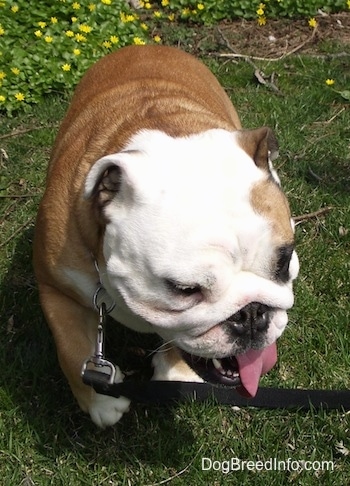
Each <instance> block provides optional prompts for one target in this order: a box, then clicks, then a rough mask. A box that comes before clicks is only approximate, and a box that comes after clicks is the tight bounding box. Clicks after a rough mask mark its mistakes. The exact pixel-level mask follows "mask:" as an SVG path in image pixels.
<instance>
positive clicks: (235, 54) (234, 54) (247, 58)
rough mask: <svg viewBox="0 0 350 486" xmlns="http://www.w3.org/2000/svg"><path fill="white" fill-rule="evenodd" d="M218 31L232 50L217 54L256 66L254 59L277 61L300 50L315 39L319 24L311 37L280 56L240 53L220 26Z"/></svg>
mask: <svg viewBox="0 0 350 486" xmlns="http://www.w3.org/2000/svg"><path fill="white" fill-rule="evenodd" d="M218 32H219V34H220V35H221V37H222V39H223V40H224V41H225V44H226V46H227V47H228V48H229V49H230V51H231V52H230V53H227V52H221V53H218V54H216V56H218V57H226V58H230V59H235V58H238V59H244V60H245V61H246V62H248V63H249V64H250V65H251V66H253V67H254V68H256V65H255V64H254V63H253V61H268V62H271V61H272V62H277V61H281V60H282V59H284V58H285V57H288V56H291V55H292V54H294V53H296V52H298V51H300V49H302V48H303V47H304V46H305V45H306V44H308V43H309V42H311V41H312V40H313V39H314V37H315V35H316V32H317V26H316V27H314V28H313V29H312V34H311V36H310V37H309V38H307V39H305V40H304V41H303V42H302V43H301V44H299V45H298V46H296V47H293V49H291V50H290V51H286V52H284V53H283V54H281V55H280V56H278V57H259V56H248V55H247V54H240V53H238V52H236V51H235V50H234V49H233V47H232V45H231V44H230V42H229V40H228V39H227V38H226V36H225V35H224V33H223V32H222V30H221V29H219V28H218Z"/></svg>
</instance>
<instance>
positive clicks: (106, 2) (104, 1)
mask: <svg viewBox="0 0 350 486" xmlns="http://www.w3.org/2000/svg"><path fill="white" fill-rule="evenodd" d="M101 2H102V3H104V4H105V5H110V4H111V3H112V1H111V0H101Z"/></svg>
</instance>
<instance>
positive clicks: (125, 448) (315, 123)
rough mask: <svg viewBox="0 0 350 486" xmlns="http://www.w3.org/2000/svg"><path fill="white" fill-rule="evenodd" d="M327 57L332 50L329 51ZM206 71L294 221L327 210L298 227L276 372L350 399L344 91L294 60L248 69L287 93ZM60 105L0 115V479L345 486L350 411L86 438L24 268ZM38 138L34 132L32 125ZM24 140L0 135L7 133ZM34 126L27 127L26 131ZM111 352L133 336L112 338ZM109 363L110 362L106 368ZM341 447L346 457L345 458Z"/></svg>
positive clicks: (223, 410) (327, 72)
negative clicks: (265, 150)
mask: <svg viewBox="0 0 350 486" xmlns="http://www.w3.org/2000/svg"><path fill="white" fill-rule="evenodd" d="M328 50H331V49H330V47H329V46H328ZM205 61H206V62H207V64H208V65H209V66H210V68H211V69H212V70H213V72H214V73H215V74H216V75H217V76H218V77H219V79H220V80H221V82H222V84H223V85H224V86H225V88H226V89H227V91H228V93H229V94H230V96H231V98H232V100H233V102H234V103H235V105H236V106H237V107H238V111H239V113H240V116H241V119H242V121H243V125H244V126H245V127H257V126H260V125H269V126H271V127H273V128H274V129H275V131H276V133H277V136H278V139H279V142H280V158H279V159H278V160H277V161H276V162H277V164H276V165H277V167H278V168H279V175H280V177H281V179H282V183H283V186H284V187H285V190H286V192H287V194H288V197H289V200H290V203H291V207H292V211H293V214H294V215H301V214H305V213H309V212H313V211H317V210H319V209H320V208H323V207H326V206H330V207H332V209H331V210H330V211H329V212H328V213H326V214H324V215H323V216H320V217H318V218H313V219H308V220H306V221H303V222H302V223H300V224H299V225H298V226H297V231H296V233H297V243H298V253H299V257H300V261H301V272H300V276H299V278H298V281H297V283H296V286H295V290H296V303H295V307H294V308H293V309H292V311H291V312H290V325H289V327H288V329H287V330H286V332H285V333H284V335H283V337H282V338H281V339H280V342H279V363H278V366H277V367H276V368H275V369H274V370H273V371H272V372H271V373H270V374H269V375H268V376H267V377H265V378H264V379H263V384H264V385H274V386H281V387H310V388H319V387H324V388H328V389H331V388H350V380H349V367H350V353H349V342H350V331H349V321H350V303H349V265H350V264H349V239H350V233H349V232H348V230H349V228H350V212H349V187H350V175H349V174H350V170H349V169H350V158H349V151H348V149H349V138H350V122H349V115H348V110H349V105H348V104H346V102H345V101H344V100H343V99H342V98H341V97H340V96H339V95H338V94H337V93H335V92H334V91H332V89H331V88H329V87H327V86H326V84H325V79H327V78H334V79H336V81H337V85H338V86H339V87H341V86H343V87H344V88H345V87H346V85H349V72H348V70H346V69H345V61H344V59H342V58H336V57H334V58H329V59H327V60H320V59H315V58H312V57H307V56H293V57H292V56H291V57H289V58H288V59H284V60H283V61H281V62H279V63H274V64H268V63H266V62H262V63H259V67H260V68H261V69H262V70H263V71H264V72H265V73H266V74H271V72H272V71H275V72H276V73H278V84H279V88H280V89H281V91H282V93H283V95H284V96H278V95H276V94H274V93H273V92H271V91H269V90H268V89H267V88H266V87H265V86H262V85H258V84H256V83H255V81H254V79H253V75H252V68H251V66H249V65H248V64H246V63H244V62H243V61H242V62H239V63H237V64H234V63H227V62H220V61H218V60H213V59H212V58H210V59H209V58H205ZM66 107H67V102H66V101H65V100H64V99H62V98H61V97H56V98H55V97H50V98H47V100H46V101H45V102H43V103H42V104H41V105H39V106H37V107H35V108H34V109H33V111H32V112H31V113H30V114H25V115H20V116H18V117H17V118H10V119H7V118H5V117H3V118H0V137H2V138H0V148H1V149H2V155H1V163H0V164H1V172H0V204H1V207H0V225H1V242H0V273H1V282H0V299H1V300H0V306H1V307H0V309H1V326H2V327H1V329H2V332H1V337H0V366H1V375H2V376H1V378H2V379H1V387H0V475H1V478H2V479H1V484H4V485H6V486H7V485H8V486H19V485H26V486H28V485H40V486H41V485H51V486H52V485H53V486H60V485H62V486H66V485H67V484H69V485H70V486H75V485H77V486H78V485H79V486H81V485H89V486H91V485H94V486H99V485H141V486H144V485H147V484H150V485H151V484H153V485H155V484H168V483H170V484H172V485H182V484H184V483H186V484H196V485H208V484H210V485H221V484H226V482H227V483H229V484H249V485H258V486H260V485H261V486H262V485H265V484H267V483H269V484H270V485H271V486H273V485H276V486H277V485H278V486H280V485H289V484H296V485H302V486H311V485H314V484H315V483H316V481H317V482H318V484H321V485H333V484H349V482H350V467H349V466H350V465H349V457H350V456H349V455H346V451H347V450H348V449H350V443H349V414H346V413H344V412H342V411H332V412H327V411H324V410H323V411H320V412H315V411H313V410H312V411H309V412H298V411H285V410H277V411H266V410H256V409H241V410H233V409H232V408H230V407H220V406H217V405H215V404H213V403H207V404H198V403H186V404H181V405H178V406H175V407H171V408H159V407H150V406H147V407H146V406H144V405H137V404H134V406H133V407H132V410H131V412H130V413H129V414H127V415H125V416H124V418H123V419H122V421H121V422H120V423H119V424H118V425H117V426H115V427H113V428H110V429H108V430H105V431H101V430H98V429H96V427H95V426H94V425H93V424H92V423H91V422H90V420H89V418H88V417H86V416H85V415H83V414H82V413H81V412H80V411H79V409H78V407H77V405H76V403H75V402H74V400H73V397H72V395H71V393H70V390H69V389H68V385H67V383H66V381H65V379H64V378H63V377H62V374H61V371H60V370H59V367H58V363H57V360H56V356H55V348H54V344H53V341H52V338H51V336H50V334H49V331H48V329H47V327H46V325H45V323H44V320H43V317H42V314H41V310H40V307H39V303H38V295H37V291H36V285H35V280H34V277H33V272H32V268H31V243H32V236H33V228H34V218H35V213H36V209H37V206H38V202H39V200H40V196H41V194H42V192H43V187H44V179H45V170H46V165H47V160H48V157H49V152H50V147H51V145H52V142H53V140H54V136H55V133H56V131H57V128H56V127H57V125H58V122H59V120H60V119H61V118H62V116H63V113H64V111H65V109H66ZM39 127H40V128H39ZM28 128H33V130H31V131H28V132H26V133H23V134H18V135H15V134H13V136H9V137H4V136H6V135H8V134H11V133H12V131H13V130H16V131H20V130H25V129H28ZM34 128H35V129H34ZM110 334H111V338H110V343H109V344H108V349H112V348H113V346H114V345H116V346H117V345H118V346H121V341H120V340H121V339H122V338H126V339H127V340H128V342H129V343H132V342H134V341H136V343H137V344H139V342H140V337H139V336H135V335H134V334H132V333H126V332H125V331H122V330H116V329H113V331H111V332H110ZM117 359H118V358H117ZM342 445H343V449H342ZM202 457H208V458H211V459H212V460H218V461H220V462H221V463H222V461H225V460H229V459H231V458H234V457H238V458H241V459H244V460H247V459H250V460H254V461H256V460H262V461H267V460H269V459H270V458H274V457H276V458H277V460H280V461H281V460H287V459H288V458H291V459H292V460H293V461H302V460H311V461H313V460H315V461H322V460H326V461H334V470H333V471H317V472H315V471H305V470H304V471H301V472H298V471H289V472H288V471H287V472H283V471H268V470H266V471H261V472H259V471H250V470H247V469H245V470H241V471H235V472H231V473H229V474H227V475H226V474H224V473H223V472H222V471H220V470H218V471H214V470H211V471H202V468H201V461H202Z"/></svg>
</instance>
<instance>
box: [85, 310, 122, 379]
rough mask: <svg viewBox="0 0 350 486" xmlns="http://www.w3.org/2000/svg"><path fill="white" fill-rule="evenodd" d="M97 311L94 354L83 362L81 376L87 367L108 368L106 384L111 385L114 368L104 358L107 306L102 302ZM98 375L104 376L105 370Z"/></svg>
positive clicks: (113, 377) (114, 372) (114, 373)
mask: <svg viewBox="0 0 350 486" xmlns="http://www.w3.org/2000/svg"><path fill="white" fill-rule="evenodd" d="M98 311H99V323H98V328H97V337H96V344H95V354H93V355H92V356H90V357H89V358H87V359H86V360H85V361H84V364H83V367H82V370H81V376H84V373H85V371H86V370H87V369H88V365H89V364H91V365H93V366H94V367H95V368H108V369H109V378H108V383H109V384H113V383H114V379H115V375H116V368H115V366H114V364H113V363H112V362H111V361H108V360H107V359H105V357H104V330H105V325H106V319H107V314H108V309H107V306H106V304H105V303H104V302H102V303H101V305H99V306H98ZM99 372H100V373H103V374H104V375H106V370H103V371H102V370H99Z"/></svg>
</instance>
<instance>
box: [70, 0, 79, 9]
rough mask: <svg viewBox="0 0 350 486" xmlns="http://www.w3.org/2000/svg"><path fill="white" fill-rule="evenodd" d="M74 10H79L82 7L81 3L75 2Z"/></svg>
mask: <svg viewBox="0 0 350 486" xmlns="http://www.w3.org/2000/svg"><path fill="white" fill-rule="evenodd" d="M72 8H73V10H79V9H80V3H78V2H74V3H73V5H72Z"/></svg>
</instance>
